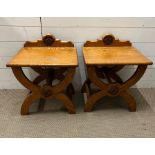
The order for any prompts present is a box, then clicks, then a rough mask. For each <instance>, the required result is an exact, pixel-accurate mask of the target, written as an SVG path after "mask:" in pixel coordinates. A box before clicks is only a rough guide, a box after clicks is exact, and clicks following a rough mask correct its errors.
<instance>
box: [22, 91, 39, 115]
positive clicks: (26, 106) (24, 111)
mask: <svg viewBox="0 0 155 155" xmlns="http://www.w3.org/2000/svg"><path fill="white" fill-rule="evenodd" d="M37 99H38V95H36V94H30V95H29V96H27V98H26V99H25V101H24V102H23V104H22V107H21V115H28V114H29V107H30V106H31V104H32V103H33V102H34V101H35V100H37Z"/></svg>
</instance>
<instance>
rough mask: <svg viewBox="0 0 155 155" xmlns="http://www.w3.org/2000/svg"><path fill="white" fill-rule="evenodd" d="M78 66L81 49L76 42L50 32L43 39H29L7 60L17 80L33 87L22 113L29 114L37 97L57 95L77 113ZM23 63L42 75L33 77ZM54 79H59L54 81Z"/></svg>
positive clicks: (45, 97)
mask: <svg viewBox="0 0 155 155" xmlns="http://www.w3.org/2000/svg"><path fill="white" fill-rule="evenodd" d="M77 66H78V60H77V51H76V48H74V45H73V43H72V42H65V41H61V40H58V39H55V37H54V36H53V35H50V34H48V35H46V36H44V37H43V39H41V40H38V41H35V42H29V41H28V42H26V43H25V45H24V47H23V48H22V49H21V50H20V51H19V52H18V53H17V54H16V56H15V57H13V58H12V60H11V61H10V62H9V63H8V64H7V67H11V68H12V71H13V73H14V75H15V77H16V78H17V80H18V81H19V82H20V83H21V84H22V85H23V86H24V87H26V88H27V89H29V90H30V93H29V94H28V96H27V97H26V99H25V100H24V102H23V104H22V107H21V114H22V115H27V114H29V107H30V105H31V104H32V103H33V102H34V101H35V100H37V99H43V100H46V99H53V98H55V99H58V100H60V101H62V102H63V103H64V105H65V107H66V109H67V110H68V112H69V113H71V114H74V113H76V111H75V105H74V103H73V102H72V101H71V96H72V95H73V94H74V87H73V85H72V80H73V76H74V74H75V70H76V67H77ZM22 67H30V68H32V69H33V70H34V71H36V72H37V73H38V74H39V75H38V76H37V77H36V78H35V79H34V80H33V81H31V80H29V79H28V78H27V77H26V75H25V74H24V72H23V70H22ZM54 80H58V81H59V83H56V84H54ZM43 82H44V84H43V85H41V83H43Z"/></svg>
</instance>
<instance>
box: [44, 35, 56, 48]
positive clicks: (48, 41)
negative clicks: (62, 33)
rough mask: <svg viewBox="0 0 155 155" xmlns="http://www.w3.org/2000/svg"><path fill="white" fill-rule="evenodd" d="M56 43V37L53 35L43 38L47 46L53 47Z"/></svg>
mask: <svg viewBox="0 0 155 155" xmlns="http://www.w3.org/2000/svg"><path fill="white" fill-rule="evenodd" d="M54 41H55V37H54V36H52V35H46V36H44V37H43V42H44V44H45V45H46V46H51V45H52V44H53V43H54Z"/></svg>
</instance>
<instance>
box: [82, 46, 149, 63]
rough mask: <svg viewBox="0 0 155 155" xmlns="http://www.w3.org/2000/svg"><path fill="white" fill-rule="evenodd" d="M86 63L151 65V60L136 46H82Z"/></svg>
mask: <svg viewBox="0 0 155 155" xmlns="http://www.w3.org/2000/svg"><path fill="white" fill-rule="evenodd" d="M83 54H84V60H85V63H86V64H87V65H123V64H125V65H138V64H147V65H151V64H152V61H151V60H149V59H148V58H146V57H145V56H144V55H143V54H141V53H140V52H139V51H138V50H137V49H136V48H134V47H130V46H126V47H83Z"/></svg>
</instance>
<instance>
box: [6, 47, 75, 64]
mask: <svg viewBox="0 0 155 155" xmlns="http://www.w3.org/2000/svg"><path fill="white" fill-rule="evenodd" d="M77 65H78V60H77V52H76V48H74V47H24V48H22V49H21V50H20V51H19V52H18V53H17V54H16V55H15V56H14V57H13V58H12V59H11V61H10V62H9V63H8V64H7V67H12V66H21V67H29V66H47V67H48V66H62V67H63V66H77Z"/></svg>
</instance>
